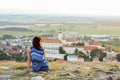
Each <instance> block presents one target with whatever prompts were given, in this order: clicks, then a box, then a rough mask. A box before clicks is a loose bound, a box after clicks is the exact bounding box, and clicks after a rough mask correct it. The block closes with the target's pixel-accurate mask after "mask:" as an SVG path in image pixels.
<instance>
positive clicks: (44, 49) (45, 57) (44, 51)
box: [44, 49, 46, 59]
mask: <svg viewBox="0 0 120 80" xmlns="http://www.w3.org/2000/svg"><path fill="white" fill-rule="evenodd" d="M44 59H46V51H45V49H44Z"/></svg>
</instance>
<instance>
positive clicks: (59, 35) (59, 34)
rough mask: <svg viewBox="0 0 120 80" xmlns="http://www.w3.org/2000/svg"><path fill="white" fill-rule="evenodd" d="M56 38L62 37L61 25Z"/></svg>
mask: <svg viewBox="0 0 120 80" xmlns="http://www.w3.org/2000/svg"><path fill="white" fill-rule="evenodd" d="M58 39H62V30H61V27H60V29H59V32H58Z"/></svg>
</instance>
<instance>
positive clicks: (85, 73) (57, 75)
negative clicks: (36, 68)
mask: <svg viewBox="0 0 120 80" xmlns="http://www.w3.org/2000/svg"><path fill="white" fill-rule="evenodd" d="M50 67H51V70H50V71H49V72H42V71H40V72H29V73H26V72H25V69H23V70H21V69H18V70H16V69H13V70H7V72H6V77H7V79H10V80H120V63H104V62H97V63H95V62H84V63H71V62H50ZM3 75H5V72H4V73H3V74H1V75H0V76H1V77H0V78H4V77H2V76H3ZM7 75H8V76H7Z"/></svg>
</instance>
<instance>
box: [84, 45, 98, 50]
mask: <svg viewBox="0 0 120 80" xmlns="http://www.w3.org/2000/svg"><path fill="white" fill-rule="evenodd" d="M94 48H96V47H93V46H84V50H93V49H94Z"/></svg>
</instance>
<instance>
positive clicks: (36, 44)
mask: <svg viewBox="0 0 120 80" xmlns="http://www.w3.org/2000/svg"><path fill="white" fill-rule="evenodd" d="M40 41H41V38H40V37H37V36H36V37H34V38H33V42H32V44H33V47H34V48H35V49H37V50H39V49H41V48H42V46H41V44H40Z"/></svg>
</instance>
